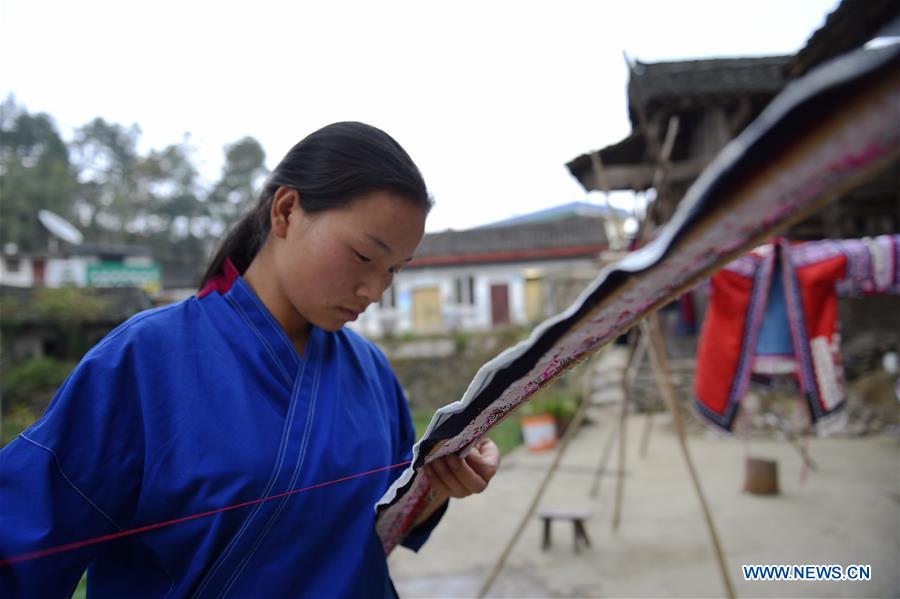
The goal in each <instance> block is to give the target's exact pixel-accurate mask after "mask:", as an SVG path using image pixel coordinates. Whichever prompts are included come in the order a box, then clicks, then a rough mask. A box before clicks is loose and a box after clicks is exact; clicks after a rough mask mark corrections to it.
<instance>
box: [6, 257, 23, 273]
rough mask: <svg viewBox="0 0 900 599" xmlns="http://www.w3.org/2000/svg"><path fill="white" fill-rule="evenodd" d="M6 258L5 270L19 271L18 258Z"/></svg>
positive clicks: (9, 271) (10, 271)
mask: <svg viewBox="0 0 900 599" xmlns="http://www.w3.org/2000/svg"><path fill="white" fill-rule="evenodd" d="M5 260H6V271H7V272H8V273H10V274H12V273H14V272H19V266H20V263H19V259H18V258H5Z"/></svg>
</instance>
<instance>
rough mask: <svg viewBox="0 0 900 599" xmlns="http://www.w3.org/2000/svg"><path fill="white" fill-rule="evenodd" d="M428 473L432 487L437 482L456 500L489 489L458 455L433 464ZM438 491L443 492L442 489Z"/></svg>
mask: <svg viewBox="0 0 900 599" xmlns="http://www.w3.org/2000/svg"><path fill="white" fill-rule="evenodd" d="M426 473H427V474H428V478H429V479H430V480H431V481H432V485H434V484H435V483H436V482H437V483H438V485H440V486H442V487H444V489H446V492H447V493H448V494H449V495H450V496H452V497H456V498H461V497H467V496H469V495H471V494H473V493H481V492H482V491H484V490H485V488H487V481H486V480H485V479H484V478H483V477H482V476H481V475H480V474H479V473H478V472H476V471H475V470H474V469H473V468H472V466H470V465H469V464H468V463H466V461H464V460H462V459H460V458H459V457H458V456H456V455H449V456H444V457H443V458H440V459H437V460H435V461H433V462H431V463H430V464H429V465H428V466H427V467H426ZM438 489H439V490H443V489H440V487H438Z"/></svg>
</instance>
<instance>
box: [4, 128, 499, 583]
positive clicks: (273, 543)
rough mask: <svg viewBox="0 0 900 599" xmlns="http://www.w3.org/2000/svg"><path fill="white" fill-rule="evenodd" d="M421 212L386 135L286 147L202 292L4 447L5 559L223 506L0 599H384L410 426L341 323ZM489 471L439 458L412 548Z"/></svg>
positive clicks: (417, 193)
mask: <svg viewBox="0 0 900 599" xmlns="http://www.w3.org/2000/svg"><path fill="white" fill-rule="evenodd" d="M430 205H431V204H430V200H429V198H428V195H427V191H426V188H425V183H424V181H423V180H422V177H421V175H420V173H419V171H418V169H417V168H416V166H415V165H414V164H413V162H412V160H411V159H410V158H409V156H408V155H407V154H406V152H405V151H404V150H403V149H402V148H401V147H400V146H399V145H398V144H397V142H395V141H394V140H393V139H392V138H391V137H389V136H388V135H387V134H385V133H384V132H382V131H380V130H378V129H376V128H374V127H370V126H368V125H364V124H361V123H337V124H333V125H329V126H327V127H325V128H323V129H320V130H319V131H316V132H315V133H313V134H311V135H310V136H308V137H307V138H305V139H304V140H302V141H301V142H300V143H298V144H297V145H296V146H294V148H292V149H291V151H290V152H289V153H288V154H287V156H286V157H285V158H284V159H283V160H282V162H281V163H280V164H279V165H278V166H277V167H276V169H275V171H274V172H273V173H272V175H271V177H270V179H269V180H268V182H267V184H266V186H265V188H264V190H263V192H262V194H261V197H260V200H259V202H258V205H257V206H256V207H255V208H254V210H253V211H252V212H251V213H249V214H248V215H247V216H246V217H245V218H244V219H243V220H242V221H241V222H240V223H238V225H237V226H236V227H235V228H234V229H233V231H232V232H231V233H230V234H229V236H228V237H227V238H226V239H225V241H224V242H223V245H222V248H221V249H220V251H219V252H218V254H217V255H216V256H215V257H214V259H213V260H212V263H211V265H210V267H209V269H208V271H207V274H206V276H205V277H204V284H203V289H202V290H201V292H200V293H198V294H197V296H195V297H192V298H190V299H188V300H185V301H184V302H180V303H178V304H174V305H171V306H166V307H163V308H159V309H156V310H151V311H148V312H144V313H141V314H138V315H136V316H134V317H133V318H131V319H130V320H128V321H127V322H126V323H124V324H123V325H121V326H120V327H118V328H117V329H116V330H114V331H113V332H112V333H110V334H109V335H108V336H107V337H106V338H105V339H103V340H102V341H101V342H100V343H99V344H98V345H97V346H96V347H94V348H93V349H92V350H91V351H90V352H88V354H87V355H86V356H85V357H84V359H83V360H82V362H81V363H80V364H79V365H78V367H77V368H76V369H75V371H74V372H73V373H72V374H71V375H70V377H69V378H68V380H67V381H66V382H65V383H64V384H63V386H62V387H61V388H60V390H59V392H58V393H57V395H56V397H55V398H54V400H53V402H52V403H51V405H50V407H49V408H48V410H47V412H46V414H45V415H44V417H43V418H42V419H41V420H40V421H38V422H37V423H36V424H35V425H34V426H32V427H31V428H30V429H28V430H27V431H25V432H23V433H22V435H20V437H19V438H17V439H16V440H15V441H13V442H12V443H11V444H10V445H8V446H7V447H6V448H4V450H3V451H2V452H0V505H2V506H3V508H2V509H0V558H6V559H10V558H13V557H15V556H19V555H22V554H24V553H27V552H30V551H38V550H43V549H46V548H48V547H54V546H58V545H61V544H66V543H71V542H75V541H80V540H82V539H87V538H93V537H98V536H102V535H108V534H110V533H114V532H116V531H129V530H132V529H134V528H136V527H141V526H144V525H148V524H153V523H158V522H168V521H171V520H173V519H179V518H184V517H187V516H191V515H194V514H202V513H206V512H213V513H211V514H209V515H207V516H204V517H199V518H194V519H186V520H184V521H180V522H176V523H173V524H170V525H166V526H162V527H159V528H156V529H153V530H150V531H147V532H142V533H140V534H133V535H132V534H129V535H127V536H123V537H121V538H119V539H116V540H114V541H111V542H104V543H97V544H92V545H88V546H83V547H79V548H76V549H73V550H68V551H63V552H60V553H56V554H53V555H49V556H46V557H40V558H37V559H32V560H27V561H16V562H15V563H13V564H11V565H6V566H0V596H3V597H15V596H28V597H53V596H60V597H62V596H66V595H67V594H70V593H71V592H72V590H73V589H74V587H75V585H76V583H77V581H78V579H79V577H80V576H81V574H82V572H83V571H84V569H85V568H86V567H88V591H89V594H90V595H91V596H100V597H107V596H109V597H124V596H128V597H135V596H147V597H184V596H193V597H224V596H230V597H251V596H252V597H289V596H290V597H295V596H296V597H307V596H308V597H315V596H327V597H339V596H354V597H359V596H367V597H368V596H372V597H383V596H393V595H394V594H395V593H394V590H393V586H392V584H391V582H390V578H389V575H388V571H387V565H386V561H385V556H384V553H383V551H382V549H381V544H380V542H379V540H378V538H377V536H376V534H375V532H374V510H373V506H374V503H375V502H376V501H377V500H378V498H379V497H380V496H381V495H382V494H383V492H384V491H385V490H386V488H387V486H388V485H389V483H390V481H391V480H392V478H393V477H394V476H396V475H397V474H398V473H399V469H386V468H385V467H387V466H394V465H398V464H402V463H403V462H405V461H406V460H408V459H409V458H410V455H411V451H410V450H411V446H412V444H413V441H414V433H413V428H412V425H411V421H410V417H409V411H408V408H407V406H406V401H405V399H404V398H403V393H402V391H401V389H400V387H399V385H398V383H397V381H396V379H395V378H394V375H393V373H392V372H391V369H390V367H389V365H388V363H387V361H386V360H385V358H384V356H383V355H382V354H381V353H380V352H379V351H378V350H377V349H376V348H375V347H374V346H373V345H372V344H371V343H369V342H367V341H365V340H364V339H362V338H361V337H359V336H358V335H356V334H354V333H352V332H351V331H349V330H347V329H346V328H343V326H344V324H345V323H346V322H348V321H352V320H354V319H355V318H356V317H357V316H358V315H359V313H361V312H362V311H364V310H365V309H366V306H368V305H369V304H371V303H372V302H376V301H378V299H379V298H380V297H381V294H382V293H383V292H384V290H385V289H386V288H387V287H388V286H389V285H390V284H391V280H392V278H393V276H394V274H395V273H396V272H397V270H398V269H399V268H401V267H402V266H403V265H404V264H406V263H407V262H409V260H411V257H412V255H413V252H414V251H415V249H416V247H417V246H418V244H419V242H420V241H421V239H422V235H423V231H424V223H425V217H426V215H427V213H428V211H429V208H430ZM498 462H499V453H498V451H497V448H496V446H495V445H494V444H493V443H491V442H485V443H483V444H482V445H481V446H479V447H478V448H477V449H476V450H475V451H473V452H472V453H471V454H470V455H469V456H467V457H466V459H465V460H460V459H458V458H456V457H455V456H451V457H448V458H446V459H444V460H442V461H440V462H435V463H433V464H432V465H431V466H429V471H428V474H429V476H430V478H431V480H432V481H433V489H434V492H433V493H432V501H431V502H430V503H429V504H428V505H427V506H426V508H425V509H424V510H423V513H422V515H421V516H420V518H419V521H418V522H417V524H418V526H417V527H416V528H415V529H413V531H412V533H411V534H410V535H409V537H408V538H407V540H406V545H407V546H409V547H411V548H413V549H418V547H420V546H421V545H422V543H424V542H425V540H426V539H427V537H428V535H429V534H430V531H431V529H432V528H433V527H434V525H435V524H436V522H437V520H438V519H439V518H440V516H441V514H442V513H443V509H444V507H445V506H446V503H447V498H448V497H451V496H452V497H464V496H466V495H469V494H471V493H474V492H479V491H481V490H483V489H484V488H485V486H486V485H487V482H488V481H489V480H490V478H491V477H492V476H493V474H494V472H495V471H496V468H497V464H498ZM367 472H371V473H370V474H367V475H365V476H359V477H355V478H350V479H349V480H345V481H343V482H340V483H339V484H332V485H329V486H324V487H321V486H318V485H320V484H321V483H324V482H330V481H334V480H337V479H341V478H344V477H352V476H354V475H357V474H361V473H367ZM309 487H312V488H311V489H309V490H306V491H303V492H297V493H290V491H294V490H298V489H307V488H309ZM273 496H274V498H273V499H271V500H265V501H260V500H262V499H265V498H270V497H273ZM241 504H243V506H242V507H237V508H235V509H229V510H224V511H221V510H222V508H225V507H227V506H236V505H237V506H241Z"/></svg>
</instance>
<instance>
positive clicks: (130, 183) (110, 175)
mask: <svg viewBox="0 0 900 599" xmlns="http://www.w3.org/2000/svg"><path fill="white" fill-rule="evenodd" d="M140 135H141V130H140V128H139V127H138V126H137V125H132V126H131V127H128V128H125V127H123V126H122V125H118V124H115V123H108V122H106V121H105V120H103V119H102V118H99V117H98V118H96V119H94V120H93V121H91V122H89V123H87V124H86V125H84V126H82V127H80V128H79V129H78V130H77V131H76V132H75V139H74V141H73V143H72V148H73V161H74V162H75V164H76V166H77V168H78V179H79V182H80V183H81V184H80V186H79V193H78V201H77V207H76V209H77V212H78V215H79V221H80V223H81V224H82V225H83V226H84V227H86V229H87V231H88V237H89V238H90V239H92V240H93V241H95V242H104V241H105V242H112V243H124V242H126V241H128V233H133V232H134V231H135V229H136V228H138V227H139V226H140V221H139V219H138V216H139V214H140V212H141V210H140V204H141V200H142V199H144V198H141V197H140V195H139V193H138V191H139V189H138V185H137V181H136V172H137V167H138V163H139V156H138V153H137V143H138V139H139V138H140Z"/></svg>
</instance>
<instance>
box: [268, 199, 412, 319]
mask: <svg viewBox="0 0 900 599" xmlns="http://www.w3.org/2000/svg"><path fill="white" fill-rule="evenodd" d="M288 196H290V197H286V196H285V194H284V193H282V194H280V195H279V194H276V198H275V202H276V203H277V202H282V204H281V208H280V210H281V215H282V216H283V217H284V222H283V223H280V222H278V216H277V215H276V217H274V218H273V223H272V227H273V228H272V230H273V233H275V234H276V237H277V238H278V240H277V242H276V244H275V255H274V264H275V274H276V276H277V278H278V282H279V287H280V289H281V291H282V294H283V295H284V298H285V299H286V300H287V302H288V303H289V305H290V306H291V307H292V308H293V309H294V310H295V311H296V312H297V316H299V317H300V318H301V319H302V321H305V322H307V323H311V324H314V325H316V326H318V327H320V328H322V329H325V330H328V331H336V330H338V329H340V328H341V327H342V326H344V324H346V323H347V322H348V321H352V320H356V317H357V316H358V315H359V314H360V313H361V312H363V311H364V310H365V309H366V308H367V307H368V305H369V304H371V303H373V302H377V301H378V300H379V299H380V298H381V294H382V293H384V291H385V289H387V288H388V287H389V286H390V284H391V282H392V281H393V278H394V274H396V272H397V271H398V270H399V269H400V268H402V267H403V266H404V265H405V264H406V263H407V262H409V261H410V260H411V259H412V256H413V253H414V252H415V250H416V248H417V247H418V245H419V243H420V242H421V241H422V236H423V235H424V231H425V215H426V213H425V211H424V210H423V209H422V208H419V207H418V206H416V205H415V204H413V203H412V202H411V201H409V200H407V199H405V198H404V197H403V196H400V195H397V194H395V193H393V192H390V191H376V192H372V193H369V194H366V195H363V196H360V197H359V198H358V199H357V200H355V201H354V202H352V203H350V205H349V206H346V207H344V208H340V209H336V210H327V211H325V212H319V213H315V214H307V213H305V212H304V211H303V210H302V209H301V207H300V205H301V204H302V202H303V198H302V196H299V195H298V194H297V192H294V191H291V192H290V193H289V194H288ZM291 197H292V198H294V199H293V201H290V198H291ZM278 210H279V207H278V205H276V206H275V212H276V213H277V212H278ZM282 225H283V228H282ZM279 233H283V237H282V236H281V235H280V234H279ZM302 321H301V322H302Z"/></svg>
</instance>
